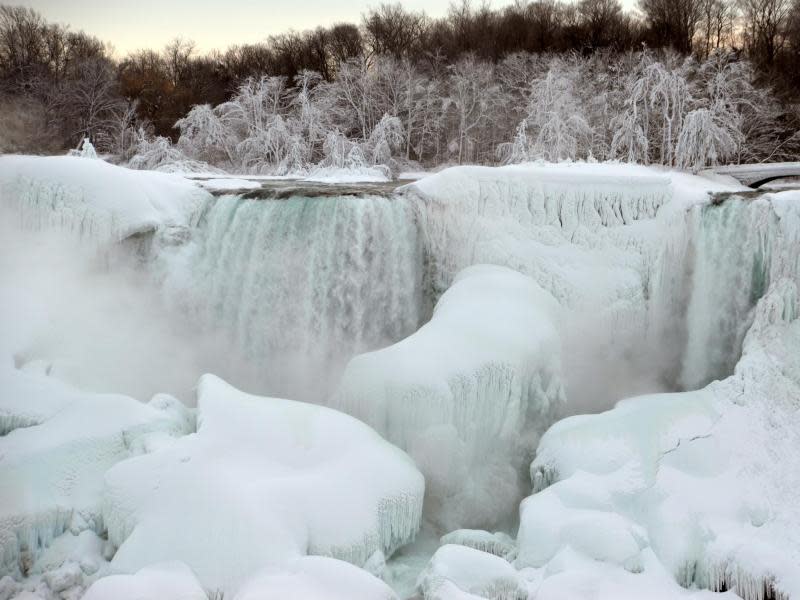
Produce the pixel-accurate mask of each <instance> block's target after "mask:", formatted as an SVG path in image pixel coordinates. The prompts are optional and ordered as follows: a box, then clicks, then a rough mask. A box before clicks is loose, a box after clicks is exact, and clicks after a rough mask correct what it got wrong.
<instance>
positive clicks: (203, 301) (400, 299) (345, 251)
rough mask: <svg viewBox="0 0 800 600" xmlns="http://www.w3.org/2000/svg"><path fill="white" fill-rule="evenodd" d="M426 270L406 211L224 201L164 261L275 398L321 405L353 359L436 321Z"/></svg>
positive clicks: (367, 200)
mask: <svg viewBox="0 0 800 600" xmlns="http://www.w3.org/2000/svg"><path fill="white" fill-rule="evenodd" d="M422 259H423V258H422V248H421V244H420V240H419V237H418V235H417V228H416V225H415V223H414V219H413V215H412V213H411V211H410V209H409V207H408V204H407V203H406V202H404V201H403V200H402V199H398V198H391V199H387V198H382V197H369V196H367V197H333V198H310V197H292V198H289V199H286V200H243V199H242V198H240V197H236V196H226V197H222V198H219V199H214V200H211V201H209V203H208V205H207V206H206V208H205V210H204V212H203V214H202V216H201V217H200V219H199V221H198V224H197V227H196V229H195V230H194V231H193V237H192V240H191V242H189V243H188V244H186V245H185V246H184V247H180V248H177V249H176V250H175V253H174V254H173V255H171V256H170V257H169V258H168V259H167V261H166V262H167V267H166V270H167V277H166V286H167V289H168V290H169V293H171V294H172V295H173V296H174V298H175V301H176V302H177V303H178V304H180V305H183V306H185V307H186V308H187V310H188V311H189V312H190V314H192V315H194V316H195V317H196V318H197V320H198V321H199V322H200V323H202V324H205V325H206V326H208V327H217V328H220V329H221V330H222V331H224V332H225V334H226V335H227V336H229V337H230V339H231V340H232V341H233V342H234V344H235V346H236V347H238V348H240V349H241V350H242V352H243V354H244V355H245V356H246V357H248V358H249V359H252V360H253V361H256V363H257V365H258V368H259V370H260V371H262V372H263V374H264V378H265V380H266V381H264V382H261V384H262V386H264V385H265V386H266V389H268V390H269V391H270V393H275V394H284V395H288V396H291V397H304V398H309V397H311V398H319V397H320V395H322V394H323V392H324V390H327V389H330V385H331V384H332V382H334V381H335V377H336V376H337V375H338V372H339V369H340V368H341V367H342V366H343V365H344V363H345V362H346V361H347V359H348V358H350V357H351V356H352V355H354V354H356V353H357V352H363V351H366V350H370V349H374V348H376V347H380V346H382V345H386V344H389V343H392V342H394V341H397V340H398V339H401V338H402V337H404V336H406V335H408V334H410V333H411V332H413V331H414V330H415V329H416V328H417V327H418V326H419V325H420V323H421V322H423V321H424V320H425V319H426V318H427V317H428V315H429V313H430V308H429V307H428V306H427V305H426V298H425V293H424V284H423V278H422V271H423V269H422ZM187 274H191V275H190V276H188V277H187Z"/></svg>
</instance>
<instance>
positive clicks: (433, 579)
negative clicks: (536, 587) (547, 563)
mask: <svg viewBox="0 0 800 600" xmlns="http://www.w3.org/2000/svg"><path fill="white" fill-rule="evenodd" d="M417 589H418V591H419V593H420V594H421V595H422V597H423V598H424V599H425V600H467V599H471V598H490V599H492V600H527V598H528V588H527V584H526V582H525V581H524V579H523V578H522V577H521V576H520V574H519V573H518V572H517V571H516V569H514V567H513V566H511V564H510V563H509V562H508V561H506V560H505V559H503V558H500V557H498V556H495V555H493V554H489V553H487V552H481V551H480V550H475V549H474V548H467V547H466V546H458V545H452V544H448V545H445V546H442V547H441V548H439V549H438V550H437V551H436V554H434V555H433V558H431V561H430V563H428V566H427V567H426V568H425V570H424V571H423V572H422V573H421V574H420V576H419V581H418V583H417Z"/></svg>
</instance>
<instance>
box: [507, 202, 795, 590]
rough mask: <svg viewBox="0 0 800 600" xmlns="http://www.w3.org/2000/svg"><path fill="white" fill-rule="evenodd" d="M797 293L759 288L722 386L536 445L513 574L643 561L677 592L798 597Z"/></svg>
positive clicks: (637, 408)
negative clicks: (582, 560) (569, 556)
mask: <svg viewBox="0 0 800 600" xmlns="http://www.w3.org/2000/svg"><path fill="white" fill-rule="evenodd" d="M795 210H797V208H795ZM778 249H779V248H773V252H777V250H778ZM799 274H800V273H799ZM797 281H800V277H795V278H793V279H788V278H781V279H778V280H777V281H773V282H772V283H771V284H770V287H769V288H768V290H767V292H766V294H765V295H764V296H763V297H762V298H761V300H760V301H759V302H758V304H757V305H756V307H755V310H754V315H753V316H752V325H751V327H750V329H749V331H748V333H747V335H746V337H745V340H744V344H743V355H742V358H741V360H740V361H739V362H738V364H737V365H736V369H735V372H734V374H733V375H732V376H730V377H728V378H727V379H725V380H723V381H717V382H714V383H712V384H711V385H709V386H707V387H706V388H705V389H703V390H700V391H696V392H686V393H680V394H661V395H654V396H643V397H637V398H631V399H628V400H625V401H623V402H621V403H619V405H618V406H617V407H616V408H614V409H613V410H611V411H608V412H606V413H602V414H599V415H592V416H583V417H573V418H570V419H566V420H564V421H561V422H559V423H557V424H556V425H555V426H553V427H552V428H551V429H550V430H549V431H548V432H547V433H546V434H545V435H544V436H543V437H542V440H541V443H540V446H539V450H538V453H537V458H536V460H535V461H534V463H533V465H532V467H531V469H532V476H533V479H534V485H535V489H542V488H546V489H544V490H543V491H541V492H539V493H537V494H535V495H533V496H531V497H530V498H528V499H527V500H526V501H525V502H524V503H523V506H522V510H521V524H520V530H519V537H518V543H519V557H518V558H517V561H516V565H517V566H518V567H520V568H522V567H545V566H546V565H548V564H549V563H551V561H553V560H555V559H556V557H557V556H558V555H559V553H561V552H563V551H564V549H565V548H570V549H572V550H574V551H577V552H578V553H580V554H581V555H582V556H584V557H587V558H591V559H596V560H598V561H602V562H603V563H611V564H616V565H619V566H621V567H624V568H627V569H628V570H629V571H641V570H644V571H645V573H647V572H648V571H649V570H650V571H652V570H653V569H655V570H657V568H656V567H652V568H650V569H648V568H647V566H646V562H647V561H646V560H644V559H645V557H646V556H647V555H649V554H652V556H653V557H654V560H656V559H657V561H659V562H660V563H661V564H662V565H663V568H664V569H665V570H666V572H667V573H669V574H671V576H672V577H674V578H675V580H676V581H677V582H678V583H680V584H681V585H683V586H686V587H689V586H696V587H700V588H705V589H710V590H715V591H716V590H731V591H733V592H735V593H736V594H737V595H738V596H740V597H742V598H744V599H745V600H761V599H763V598H790V597H795V596H797V595H798V594H800V571H798V569H797V565H798V564H800V550H799V549H800V520H798V519H797V512H796V510H795V509H794V507H795V506H796V498H797V491H798V490H800V475H798V470H797V468H796V465H797V464H798V460H800V455H798V448H800V413H798V411H797V407H796V399H797V398H798V397H800V319H798V316H800V302H798V286H797ZM745 482H746V483H745Z"/></svg>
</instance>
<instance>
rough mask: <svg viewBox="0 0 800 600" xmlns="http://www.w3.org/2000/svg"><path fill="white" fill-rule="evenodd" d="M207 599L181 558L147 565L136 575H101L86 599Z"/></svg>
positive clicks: (84, 598) (87, 593) (84, 597)
mask: <svg viewBox="0 0 800 600" xmlns="http://www.w3.org/2000/svg"><path fill="white" fill-rule="evenodd" d="M167 599H169V600H208V596H206V593H205V591H203V588H202V587H200V583H199V582H198V581H197V578H196V577H195V576H194V574H193V573H192V571H191V569H189V567H187V566H186V565H184V564H182V563H179V562H172V563H160V564H157V565H152V566H148V567H144V568H142V569H140V570H139V571H137V572H136V573H134V574H133V575H111V576H109V577H103V578H102V579H98V580H97V581H96V582H95V583H94V585H92V586H91V587H90V588H89V589H88V591H87V592H86V594H85V595H84V596H83V600H167Z"/></svg>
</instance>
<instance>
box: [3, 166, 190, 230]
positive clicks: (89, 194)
mask: <svg viewBox="0 0 800 600" xmlns="http://www.w3.org/2000/svg"><path fill="white" fill-rule="evenodd" d="M205 195H206V192H204V191H203V190H201V189H199V188H198V187H197V186H196V185H194V184H192V183H191V182H189V181H187V180H186V179H184V178H182V177H180V176H177V175H170V174H165V173H155V172H152V171H135V170H131V169H126V168H124V167H117V166H114V165H112V164H109V163H107V162H105V161H102V160H93V159H89V158H82V157H74V156H48V157H40V156H2V157H0V205H6V206H10V207H12V208H14V209H16V210H17V212H18V214H19V216H20V219H21V221H22V223H23V224H24V225H25V226H27V227H35V228H42V227H46V226H49V227H58V228H63V229H67V230H69V231H74V232H77V233H79V234H81V235H82V236H85V237H90V238H95V239H97V240H100V241H105V240H121V239H123V238H126V237H128V236H130V235H133V234H137V233H142V232H146V231H153V230H156V229H158V228H160V227H167V226H173V227H174V226H185V225H186V224H187V221H188V219H189V216H190V215H191V213H192V212H193V211H194V210H196V209H197V208H198V206H199V203H200V201H201V200H202V199H203V198H204V197H205Z"/></svg>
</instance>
